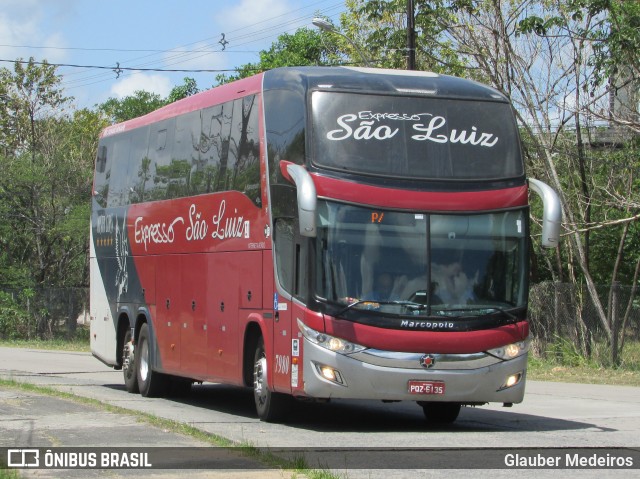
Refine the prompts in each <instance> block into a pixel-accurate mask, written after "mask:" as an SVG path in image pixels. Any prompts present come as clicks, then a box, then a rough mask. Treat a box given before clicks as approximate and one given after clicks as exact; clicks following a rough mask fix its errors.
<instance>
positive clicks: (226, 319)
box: [91, 67, 560, 422]
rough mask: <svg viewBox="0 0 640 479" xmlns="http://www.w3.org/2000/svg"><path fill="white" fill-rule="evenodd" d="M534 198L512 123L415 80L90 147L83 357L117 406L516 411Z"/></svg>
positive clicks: (274, 80) (303, 98) (321, 74)
mask: <svg viewBox="0 0 640 479" xmlns="http://www.w3.org/2000/svg"><path fill="white" fill-rule="evenodd" d="M529 188H532V189H534V190H535V191H536V192H538V193H540V194H541V195H542V197H543V200H544V208H545V210H544V224H543V243H544V244H547V245H550V246H553V245H555V244H556V242H557V239H558V227H559V226H558V225H559V221H560V206H559V203H558V200H557V196H556V195H555V193H554V192H553V190H551V189H550V188H549V187H547V186H546V185H545V184H543V183H541V182H539V181H537V180H531V179H530V180H527V179H526V178H525V172H524V168H523V160H522V155H521V149H520V142H519V136H518V130H517V128H516V123H515V120H514V114H513V111H512V107H511V105H510V103H509V101H508V99H507V98H505V96H504V95H502V94H501V93H499V92H497V91H496V90H494V89H491V88H489V87H486V86H483V85H481V84H478V83H475V82H472V81H468V80H463V79H459V78H453V77H448V76H442V75H437V74H433V73H426V72H409V71H391V70H381V69H363V68H346V67H345V68H343V67H331V68H323V67H301V68H282V69H275V70H271V71H267V72H264V73H261V74H259V75H256V76H253V77H250V78H246V79H243V80H239V81H236V82H233V83H229V84H225V85H222V86H219V87H216V88H213V89H211V90H208V91H205V92H202V93H199V94H197V95H194V96H192V97H189V98H186V99H184V100H181V101H179V102H176V103H173V104H171V105H168V106H166V107H164V108H161V109H159V110H157V111H155V112H153V113H150V114H148V115H146V116H143V117H140V118H136V119H133V120H130V121H126V122H124V123H121V124H117V125H113V126H110V127H108V128H106V129H105V130H104V131H103V133H102V135H101V138H100V143H99V148H98V153H97V159H96V168H95V178H94V188H93V190H94V191H93V209H92V219H91V348H92V352H93V354H94V355H95V356H96V357H97V358H98V359H100V360H101V361H103V362H104V363H106V364H108V365H111V366H113V367H114V368H116V369H120V368H121V369H122V370H123V375H124V383H125V385H126V388H127V390H128V391H130V392H132V393H133V392H138V391H139V392H140V393H141V394H142V395H143V396H161V395H164V394H171V393H177V392H185V391H186V390H188V388H189V387H190V386H191V384H192V383H193V382H201V381H208V382H216V383H226V384H232V385H238V386H248V387H252V388H253V391H254V396H255V404H256V409H257V413H258V416H259V417H260V419H262V420H265V421H277V420H283V419H284V415H285V413H286V412H287V410H288V409H289V401H290V400H291V399H292V398H294V397H298V398H317V399H321V400H327V399H331V398H358V399H378V400H384V401H397V400H409V401H416V402H417V404H418V405H420V406H421V407H422V408H423V409H424V412H425V416H426V418H427V420H429V421H434V422H452V421H454V420H455V419H456V418H457V416H458V413H459V411H460V407H461V406H462V405H478V404H482V403H488V402H500V403H504V404H505V405H511V404H512V403H518V402H521V401H522V399H523V394H524V388H525V376H526V368H527V349H528V335H529V327H528V323H527V291H528V258H529V250H528V248H529V219H528V218H529V207H528V191H529Z"/></svg>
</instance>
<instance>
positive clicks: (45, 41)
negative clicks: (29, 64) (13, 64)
mask: <svg viewBox="0 0 640 479" xmlns="http://www.w3.org/2000/svg"><path fill="white" fill-rule="evenodd" d="M52 5H53V6H55V4H47V8H46V9H45V8H44V6H43V5H42V4H41V3H40V2H39V0H21V1H16V0H4V1H3V10H2V12H0V45H6V46H0V58H3V59H14V58H28V57H30V56H34V57H35V58H36V59H37V60H40V59H43V58H46V59H47V60H49V62H53V63H55V62H60V61H62V60H64V59H65V57H66V53H65V52H64V51H62V50H56V49H57V48H63V47H66V46H67V44H66V41H65V39H64V34H63V33H62V32H55V31H54V32H53V33H50V32H51V30H52V28H51V27H52V23H57V22H53V21H52V18H54V17H56V18H57V17H59V15H58V10H57V9H56V8H53V7H52ZM65 5H67V6H69V7H70V6H72V5H73V2H71V1H69V0H68V1H67V2H65ZM48 7H52V8H48ZM46 27H48V28H46ZM24 46H42V47H47V48H45V49H42V50H33V49H28V48H24Z"/></svg>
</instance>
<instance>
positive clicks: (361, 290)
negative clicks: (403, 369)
mask: <svg viewBox="0 0 640 479" xmlns="http://www.w3.org/2000/svg"><path fill="white" fill-rule="evenodd" d="M318 215H319V217H318V235H317V238H316V242H317V244H316V252H317V258H316V262H317V264H316V272H317V273H316V279H315V284H316V296H317V297H318V298H319V299H321V300H324V301H327V302H330V303H337V304H339V305H343V306H344V307H343V308H342V311H346V310H347V309H356V310H370V311H375V312H381V313H391V314H398V315H411V316H416V315H436V316H458V315H463V313H465V312H467V313H468V314H472V315H482V314H490V313H493V312H495V311H496V310H505V309H512V308H516V307H521V306H524V304H525V301H526V297H525V291H526V284H525V281H526V278H525V258H526V257H525V245H526V242H525V238H526V236H525V231H524V228H525V221H524V212H523V211H522V210H517V211H508V212H500V213H490V214H478V215H442V214H437V215H436V214H424V213H415V212H413V213H406V212H396V211H385V210H373V209H367V208H360V207H356V206H351V205H343V204H338V203H332V202H327V201H321V202H319V205H318Z"/></svg>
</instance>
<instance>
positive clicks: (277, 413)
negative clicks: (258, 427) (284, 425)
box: [253, 338, 291, 422]
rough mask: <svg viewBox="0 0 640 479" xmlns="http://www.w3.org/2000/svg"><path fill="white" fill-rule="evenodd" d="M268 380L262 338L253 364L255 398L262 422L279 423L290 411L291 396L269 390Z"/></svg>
mask: <svg viewBox="0 0 640 479" xmlns="http://www.w3.org/2000/svg"><path fill="white" fill-rule="evenodd" d="M267 379H268V363H267V356H266V354H265V351H264V340H263V339H262V338H260V340H259V341H258V344H257V346H256V352H255V356H254V362H253V397H254V399H255V403H256V411H257V412H258V417H259V418H260V420H261V421H266V422H278V421H281V420H282V419H284V417H285V415H286V413H287V411H288V409H289V405H290V401H291V396H288V395H286V394H280V393H276V392H273V391H271V390H269V385H268V384H267Z"/></svg>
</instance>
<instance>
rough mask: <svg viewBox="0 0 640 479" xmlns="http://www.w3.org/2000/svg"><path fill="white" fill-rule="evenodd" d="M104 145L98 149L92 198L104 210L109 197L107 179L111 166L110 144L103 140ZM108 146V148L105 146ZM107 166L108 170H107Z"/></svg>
mask: <svg viewBox="0 0 640 479" xmlns="http://www.w3.org/2000/svg"><path fill="white" fill-rule="evenodd" d="M104 143H105V144H101V145H100V147H99V148H98V156H97V158H96V172H95V181H94V186H93V187H94V192H93V194H94V197H95V199H96V201H97V202H98V204H99V205H100V207H102V208H106V206H107V197H108V196H109V177H110V176H111V164H110V163H109V161H108V159H109V157H108V155H109V154H110V153H111V142H110V141H109V140H104ZM107 144H109V146H107ZM107 165H108V166H109V169H107Z"/></svg>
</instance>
